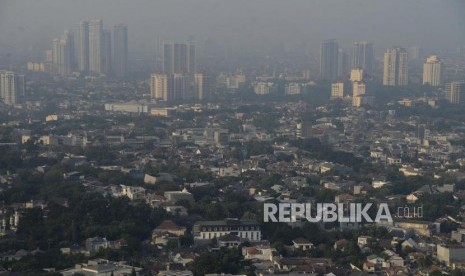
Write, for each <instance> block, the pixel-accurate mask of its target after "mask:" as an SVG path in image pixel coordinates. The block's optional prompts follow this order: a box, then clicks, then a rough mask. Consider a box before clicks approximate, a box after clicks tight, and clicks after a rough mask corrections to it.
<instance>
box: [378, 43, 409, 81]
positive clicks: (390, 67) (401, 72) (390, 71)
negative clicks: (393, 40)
mask: <svg viewBox="0 0 465 276" xmlns="http://www.w3.org/2000/svg"><path fill="white" fill-rule="evenodd" d="M383 84H384V85H388V86H404V85H407V84H408V58H407V51H406V50H405V49H404V48H400V47H398V48H392V49H388V50H387V51H386V53H385V54H384V73H383Z"/></svg>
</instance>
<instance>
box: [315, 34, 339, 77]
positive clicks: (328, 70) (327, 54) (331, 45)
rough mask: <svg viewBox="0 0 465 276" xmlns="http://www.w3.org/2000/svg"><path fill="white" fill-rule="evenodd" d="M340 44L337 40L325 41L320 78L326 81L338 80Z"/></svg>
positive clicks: (321, 55) (321, 56)
mask: <svg viewBox="0 0 465 276" xmlns="http://www.w3.org/2000/svg"><path fill="white" fill-rule="evenodd" d="M338 56H339V44H338V43H337V41H336V40H334V39H331V40H325V41H324V42H323V43H322V44H321V51H320V78H321V79H322V80H326V81H334V80H336V79H337V73H338Z"/></svg>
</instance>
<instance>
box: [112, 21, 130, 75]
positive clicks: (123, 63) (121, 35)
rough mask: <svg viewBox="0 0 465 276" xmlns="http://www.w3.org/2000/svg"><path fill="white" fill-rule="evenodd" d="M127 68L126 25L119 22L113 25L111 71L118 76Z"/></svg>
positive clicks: (123, 73)
mask: <svg viewBox="0 0 465 276" xmlns="http://www.w3.org/2000/svg"><path fill="white" fill-rule="evenodd" d="M127 70H128V27H127V26H126V25H123V24H120V25H116V26H114V27H113V73H114V74H115V76H116V77H118V78H123V77H125V76H126V74H127Z"/></svg>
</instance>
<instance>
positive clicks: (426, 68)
mask: <svg viewBox="0 0 465 276" xmlns="http://www.w3.org/2000/svg"><path fill="white" fill-rule="evenodd" d="M423 84H428V85H431V86H440V85H441V84H442V62H441V60H440V59H439V58H438V56H429V57H428V58H427V59H426V62H425V64H423Z"/></svg>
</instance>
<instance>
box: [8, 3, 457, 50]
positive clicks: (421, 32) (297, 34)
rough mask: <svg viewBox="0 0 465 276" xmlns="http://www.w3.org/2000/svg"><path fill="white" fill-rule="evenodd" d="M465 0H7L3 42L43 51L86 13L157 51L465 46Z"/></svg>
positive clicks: (136, 43)
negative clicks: (177, 47) (362, 43)
mask: <svg viewBox="0 0 465 276" xmlns="http://www.w3.org/2000/svg"><path fill="white" fill-rule="evenodd" d="M464 14H465V0H0V48H5V47H6V46H8V47H15V48H23V49H34V50H41V49H44V48H46V47H48V45H49V44H50V42H51V40H52V39H53V38H55V37H59V36H60V35H61V33H62V32H63V30H65V29H72V28H74V27H75V26H76V24H77V23H78V22H79V21H80V20H83V19H90V18H101V19H103V20H104V25H105V26H106V27H111V26H112V25H114V24H117V23H127V24H128V26H129V32H130V48H131V50H132V51H133V52H134V51H138V52H144V53H148V52H153V51H154V43H155V41H156V37H157V36H160V37H161V38H167V39H179V40H187V39H188V38H189V36H195V39H196V40H198V41H202V40H205V39H206V38H211V39H214V40H217V41H222V42H223V43H225V42H228V43H229V42H230V43H231V44H232V45H241V47H244V48H246V47H250V46H261V45H274V44H283V43H284V44H287V45H296V44H302V43H307V45H309V46H310V47H312V48H313V47H315V49H314V50H315V51H318V45H319V44H320V43H321V41H322V40H323V39H327V38H336V39H338V40H339V41H340V42H341V44H342V45H344V46H349V45H351V43H353V41H356V40H370V41H373V42H374V43H375V45H376V47H377V48H378V49H383V48H385V47H389V46H393V45H401V46H405V47H408V46H413V45H425V48H428V49H431V50H439V49H455V48H456V47H457V46H459V45H460V44H465V19H464V17H465V16H464Z"/></svg>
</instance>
